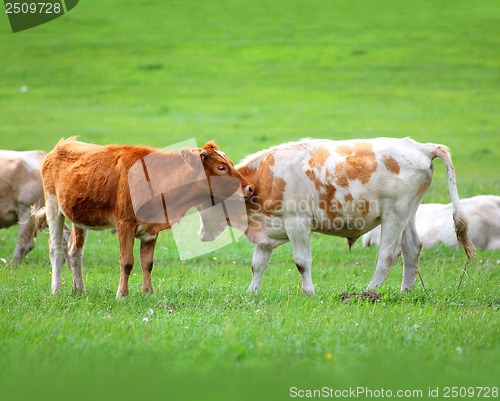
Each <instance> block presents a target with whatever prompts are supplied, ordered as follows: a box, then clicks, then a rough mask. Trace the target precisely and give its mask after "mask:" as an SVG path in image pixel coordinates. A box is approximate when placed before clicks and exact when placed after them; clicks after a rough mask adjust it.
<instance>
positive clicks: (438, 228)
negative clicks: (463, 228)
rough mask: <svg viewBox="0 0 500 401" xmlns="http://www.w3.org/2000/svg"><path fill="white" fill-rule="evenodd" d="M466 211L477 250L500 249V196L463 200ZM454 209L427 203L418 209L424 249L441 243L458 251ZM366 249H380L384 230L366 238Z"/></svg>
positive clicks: (419, 227)
mask: <svg viewBox="0 0 500 401" xmlns="http://www.w3.org/2000/svg"><path fill="white" fill-rule="evenodd" d="M460 203H461V204H462V209H463V211H464V213H465V214H466V216H467V220H468V222H469V238H470V239H471V241H472V242H473V243H474V245H475V246H476V247H477V248H483V249H500V196H494V195H479V196H474V197H473V198H468V199H462V200H461V202H460ZM452 214H453V205H452V204H451V203H449V204H447V205H443V204H440V203H424V204H422V205H420V206H419V207H418V209H417V214H416V226H417V232H418V235H419V236H420V240H421V241H422V245H423V247H424V248H432V247H434V246H436V245H437V244H438V243H439V242H442V243H443V244H445V245H447V246H450V247H455V248H457V247H458V242H457V237H456V235H455V230H454V228H453V218H452ZM363 245H364V246H371V245H380V227H377V228H375V229H373V230H372V231H370V232H369V233H367V234H365V235H364V236H363Z"/></svg>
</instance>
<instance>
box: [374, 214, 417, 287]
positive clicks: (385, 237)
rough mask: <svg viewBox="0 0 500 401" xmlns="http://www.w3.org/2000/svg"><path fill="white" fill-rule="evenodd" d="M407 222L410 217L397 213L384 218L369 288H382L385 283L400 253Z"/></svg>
mask: <svg viewBox="0 0 500 401" xmlns="http://www.w3.org/2000/svg"><path fill="white" fill-rule="evenodd" d="M407 224H408V219H404V218H401V216H397V215H396V214H390V215H386V216H385V218H383V219H382V226H381V235H380V250H379V254H378V260H377V267H376V269H375V273H374V274H373V277H372V279H371V281H370V284H368V287H367V290H371V289H376V288H380V287H382V286H383V285H384V282H385V279H386V278H387V275H388V274H389V270H391V267H392V266H393V265H394V263H395V262H396V260H397V258H398V257H399V255H400V252H401V235H402V233H403V230H404V228H405V226H406V225H407Z"/></svg>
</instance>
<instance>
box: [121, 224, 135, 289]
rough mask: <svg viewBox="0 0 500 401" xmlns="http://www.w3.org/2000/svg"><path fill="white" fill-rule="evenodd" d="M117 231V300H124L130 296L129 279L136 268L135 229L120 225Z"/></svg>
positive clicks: (131, 226) (127, 225) (130, 226)
mask: <svg viewBox="0 0 500 401" xmlns="http://www.w3.org/2000/svg"><path fill="white" fill-rule="evenodd" d="M116 230H117V232H118V241H119V242H120V284H119V286H118V291H117V292H116V299H123V298H125V297H126V296H127V295H128V278H129V276H130V273H131V272H132V267H133V266H134V238H135V227H134V226H133V225H130V224H120V225H119V226H117V227H116Z"/></svg>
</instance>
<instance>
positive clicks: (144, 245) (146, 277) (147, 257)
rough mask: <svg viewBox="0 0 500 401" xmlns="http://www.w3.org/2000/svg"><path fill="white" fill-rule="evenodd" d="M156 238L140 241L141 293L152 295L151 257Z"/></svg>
mask: <svg viewBox="0 0 500 401" xmlns="http://www.w3.org/2000/svg"><path fill="white" fill-rule="evenodd" d="M155 245H156V238H155V239H153V240H151V241H148V242H144V241H141V268H142V293H143V294H148V293H149V294H152V293H153V284H152V283H151V271H152V270H153V255H154V251H155Z"/></svg>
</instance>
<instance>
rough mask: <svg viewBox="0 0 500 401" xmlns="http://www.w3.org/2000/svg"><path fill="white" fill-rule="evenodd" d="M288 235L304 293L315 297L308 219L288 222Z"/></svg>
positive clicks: (296, 219) (289, 220)
mask: <svg viewBox="0 0 500 401" xmlns="http://www.w3.org/2000/svg"><path fill="white" fill-rule="evenodd" d="M286 233H287V235H288V239H289V240H290V242H291V244H292V249H293V261H294V262H295V265H296V266H297V269H298V270H299V273H300V275H301V276H302V292H303V293H304V294H307V295H314V285H313V282H312V277H311V265H312V257H311V231H310V227H309V219H308V218H295V219H288V220H287V221H286Z"/></svg>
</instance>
